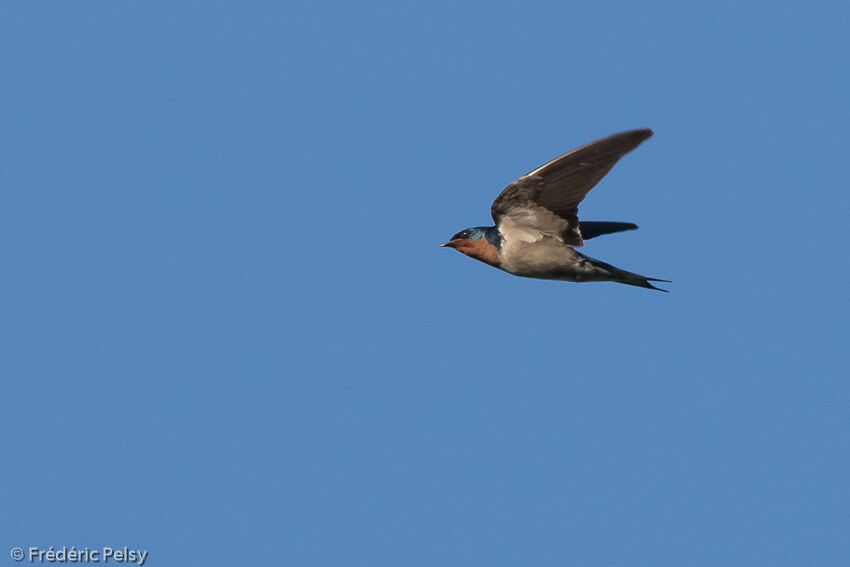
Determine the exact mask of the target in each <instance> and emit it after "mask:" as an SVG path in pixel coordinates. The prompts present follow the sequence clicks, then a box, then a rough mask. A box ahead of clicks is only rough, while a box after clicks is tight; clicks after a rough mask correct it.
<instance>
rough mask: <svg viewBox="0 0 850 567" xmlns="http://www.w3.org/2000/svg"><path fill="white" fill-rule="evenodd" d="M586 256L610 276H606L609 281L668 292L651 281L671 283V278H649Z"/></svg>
mask: <svg viewBox="0 0 850 567" xmlns="http://www.w3.org/2000/svg"><path fill="white" fill-rule="evenodd" d="M585 258H587V259H588V260H590V262H591V264H593V266H594V267H596V268H598V269H600V271H603V272H605V273H606V275H607V276H608V277H607V278H606V279H607V280H608V281H612V282H617V283H622V284H626V285H633V286H636V287H644V288H646V289H655V290H658V291H663V292H664V293H667V292H668V290H666V289H661V288H660V287H655V286H654V285H652V284H651V283H649V282H664V283H670V280H662V279H658V278H648V277H646V276H642V275H640V274H635V273H634V272H627V271H626V270H621V269H620V268H617V267H615V266H612V265H611V264H607V263H605V262H602V261H601V260H596V259H594V258H590V257H588V256H585Z"/></svg>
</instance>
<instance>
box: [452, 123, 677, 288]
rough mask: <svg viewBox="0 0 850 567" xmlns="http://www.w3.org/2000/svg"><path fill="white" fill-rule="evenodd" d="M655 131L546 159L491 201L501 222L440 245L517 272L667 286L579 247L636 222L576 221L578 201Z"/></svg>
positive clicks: (637, 132) (619, 137)
mask: <svg viewBox="0 0 850 567" xmlns="http://www.w3.org/2000/svg"><path fill="white" fill-rule="evenodd" d="M650 136H652V130H650V129H648V128H645V129H642V130H630V131H628V132H621V133H619V134H614V135H613V136H608V137H607V138H602V139H601V140H597V141H595V142H591V143H589V144H587V145H584V146H582V147H580V148H577V149H575V150H573V151H571V152H568V153H566V154H564V155H562V156H560V157H557V158H555V159H553V160H552V161H550V162H549V163H546V164H544V165H541V166H540V167H538V168H537V169H535V170H534V171H532V172H531V173H528V174H527V175H523V176H522V177H520V178H519V179H517V180H516V181H514V182H513V183H511V184H510V185H508V186H507V187H506V188H505V190H504V191H502V193H501V194H500V195H499V196H498V197H496V200H495V201H493V205H492V207H490V214H491V215H492V216H493V221H495V223H496V226H477V227H474V228H467V229H466V230H462V231H460V232H458V233H457V234H455V235H454V236H452V238H451V240H449V241H448V242H446V243H445V244H443V245H442V246H448V247H450V248H454V249H455V250H457V251H458V252H461V253H462V254H466V255H467V256H469V257H470V258H475V259H476V260H480V261H482V262H484V263H485V264H489V265H490V266H493V267H494V268H499V269H500V270H504V271H506V272H508V273H509V274H513V275H515V276H522V277H526V278H540V279H545V280H565V281H571V282H605V281H609V282H618V283H623V284H628V285H634V286H638V287H645V288H649V289H657V290H658V291H667V290H665V289H661V288H658V287H655V286H654V285H652V284H651V283H649V282H668V281H669V280H660V279H657V278H648V277H646V276H641V275H638V274H634V273H632V272H627V271H625V270H621V269H619V268H615V267H614V266H612V265H611V264H606V263H605V262H601V261H599V260H595V259H593V258H590V257H588V256H585V255H584V254H581V253H579V252H577V251H576V248H579V247H581V246H583V245H584V241H585V240H588V239H590V238H594V237H597V236H601V235H603V234H610V233H612V232H620V231H623V230H634V229H636V228H637V225H636V224H633V223H630V222H579V220H578V205H579V203H581V201H582V200H583V199H584V197H585V195H587V193H588V192H589V191H590V190H591V189H593V187H595V186H596V184H597V183H599V181H600V180H601V179H602V178H603V177H605V174H607V173H608V172H609V171H610V170H611V168H612V167H614V164H616V163H617V161H619V159H620V158H621V157H623V156H624V155H626V154H627V153H629V152H630V151H632V150H633V149H635V148H636V147H638V145H640V143H641V142H643V141H644V140H646V139H647V138H649V137H650Z"/></svg>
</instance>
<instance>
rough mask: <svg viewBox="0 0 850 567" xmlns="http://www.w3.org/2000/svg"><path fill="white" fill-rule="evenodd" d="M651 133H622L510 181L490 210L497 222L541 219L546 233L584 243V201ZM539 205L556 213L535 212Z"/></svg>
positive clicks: (514, 222) (569, 153) (573, 242)
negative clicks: (581, 205)
mask: <svg viewBox="0 0 850 567" xmlns="http://www.w3.org/2000/svg"><path fill="white" fill-rule="evenodd" d="M650 136H652V130H650V129H648V128H644V129H641V130H629V131H628V132H621V133H619V134H614V135H613V136H608V137H607V138H602V139H601V140H596V141H595V142H591V143H589V144H586V145H584V146H582V147H580V148H577V149H575V150H572V151H571V152H568V153H566V154H564V155H562V156H560V157H557V158H555V159H553V160H552V161H550V162H548V163H545V164H543V165H541V166H540V167H538V168H537V169H535V170H534V171H531V172H529V173H528V174H526V175H524V176H522V177H520V178H519V179H517V180H516V181H514V182H513V183H511V184H510V185H508V186H507V187H506V188H505V189H504V191H502V193H501V194H500V195H499V196H498V197H497V198H496V200H495V201H493V206H492V207H491V209H490V212H491V214H492V215H493V220H494V221H495V222H496V224H497V225H498V224H500V222H502V218H503V217H505V216H513V217H516V218H514V219H513V226H517V225H520V224H523V223H525V222H528V221H529V220H531V219H532V218H539V219H541V220H543V221H544V222H545V224H544V225H543V226H540V227H536V228H538V229H540V230H541V231H542V232H544V233H548V232H549V231H551V230H555V229H559V230H560V234H559V236H560V238H561V239H562V240H563V241H564V242H565V243H566V244H569V245H571V246H581V245H582V244H583V240H582V237H581V231H580V229H579V224H578V205H579V203H581V201H582V200H583V199H584V197H585V195H587V193H588V192H589V191H590V190H591V189H593V188H594V187H595V186H596V184H597V183H599V181H600V180H601V179H602V178H603V177H605V175H606V174H607V173H608V172H609V171H610V170H611V168H612V167H614V165H615V164H616V163H617V162H618V161H619V160H620V158H621V157H623V156H624V155H626V154H627V153H629V152H630V151H632V150H633V149H635V148H636V147H637V146H639V145H640V143H641V142H643V141H644V140H646V139H647V138H649V137H650ZM535 208H541V209H543V210H545V211H546V212H548V213H551V215H545V214H543V211H537V212H535V213H533V214H531V213H529V211H534V210H535ZM550 216H554V217H556V219H552V218H549V217H550ZM521 217H522V218H521ZM560 221H563V222H560Z"/></svg>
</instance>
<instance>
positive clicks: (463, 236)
mask: <svg viewBox="0 0 850 567" xmlns="http://www.w3.org/2000/svg"><path fill="white" fill-rule="evenodd" d="M467 238H469V231H468V230H462V231H460V232H458V233H457V234H455V235H454V236H452V240H466V239H467Z"/></svg>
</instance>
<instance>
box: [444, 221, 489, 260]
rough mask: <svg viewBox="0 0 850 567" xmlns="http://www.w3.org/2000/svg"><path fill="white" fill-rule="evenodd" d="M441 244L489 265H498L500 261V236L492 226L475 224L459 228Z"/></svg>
mask: <svg viewBox="0 0 850 567" xmlns="http://www.w3.org/2000/svg"><path fill="white" fill-rule="evenodd" d="M441 246H447V247H449V248H454V249H455V250H457V251H458V252H460V253H462V254H466V255H467V256H469V257H470V258H475V259H476V260H481V261H482V262H484V263H485V264H490V265H491V266H499V265H500V264H501V263H502V237H501V235H500V234H499V231H498V229H497V228H496V227H494V226H476V227H474V228H467V229H465V230H461V231H460V232H458V233H457V234H455V235H454V236H452V238H451V240H449V241H448V242H446V243H445V244H441Z"/></svg>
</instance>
